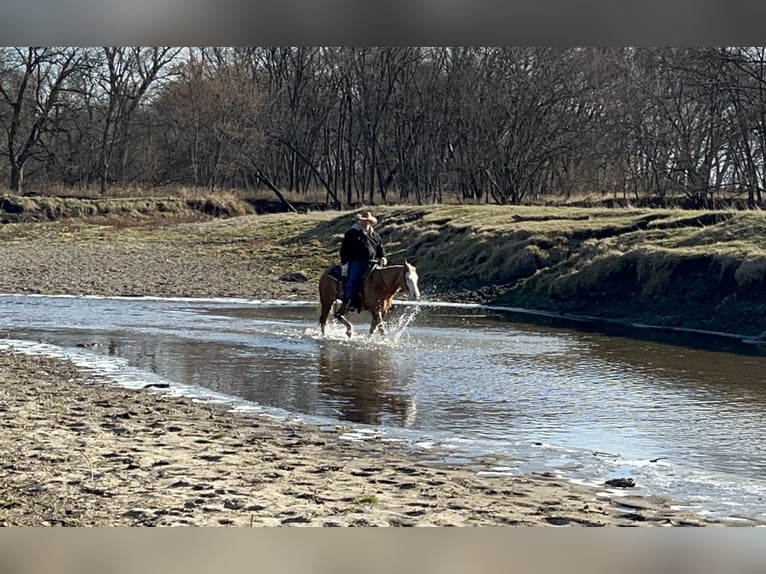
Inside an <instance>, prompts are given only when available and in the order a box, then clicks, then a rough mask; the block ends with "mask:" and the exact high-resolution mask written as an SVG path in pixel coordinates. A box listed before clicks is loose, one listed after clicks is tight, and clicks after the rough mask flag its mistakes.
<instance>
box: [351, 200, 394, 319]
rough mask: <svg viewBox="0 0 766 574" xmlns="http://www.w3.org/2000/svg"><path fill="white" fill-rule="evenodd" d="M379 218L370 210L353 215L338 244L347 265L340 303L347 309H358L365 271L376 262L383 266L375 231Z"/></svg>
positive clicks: (382, 256) (379, 242) (380, 243)
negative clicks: (352, 219)
mask: <svg viewBox="0 0 766 574" xmlns="http://www.w3.org/2000/svg"><path fill="white" fill-rule="evenodd" d="M377 223H378V220H377V219H376V218H375V216H373V215H372V213H370V212H369V211H367V212H365V213H363V214H361V215H357V216H356V222H355V223H354V225H353V226H351V229H349V230H348V231H346V233H345V235H344V236H343V242H342V243H341V246H340V262H341V264H342V265H346V264H348V274H347V275H346V278H345V284H344V285H343V303H344V305H345V306H346V309H347V310H349V311H361V306H362V305H361V300H360V297H359V290H360V289H361V287H362V282H363V281H364V278H365V277H366V276H367V272H368V271H369V270H370V268H371V267H372V264H373V263H375V262H376V261H377V262H378V263H380V264H381V265H383V266H385V265H386V256H385V252H384V251H383V241H382V240H381V239H380V236H379V235H378V234H377V233H375V230H374V229H373V226H374V225H377Z"/></svg>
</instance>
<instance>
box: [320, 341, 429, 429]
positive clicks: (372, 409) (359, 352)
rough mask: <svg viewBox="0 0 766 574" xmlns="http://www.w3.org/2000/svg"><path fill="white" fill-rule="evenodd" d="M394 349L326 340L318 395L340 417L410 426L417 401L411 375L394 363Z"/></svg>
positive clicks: (366, 422) (400, 365) (372, 422)
mask: <svg viewBox="0 0 766 574" xmlns="http://www.w3.org/2000/svg"><path fill="white" fill-rule="evenodd" d="M395 352H396V349H392V348H389V347H386V346H383V345H381V346H372V345H369V346H368V345H363V346H355V345H352V344H348V343H344V344H338V343H337V342H333V341H325V342H323V343H322V344H321V346H320V352H319V395H320V397H321V398H322V399H325V400H327V401H329V402H331V403H332V404H333V405H334V406H335V408H336V410H337V416H338V417H339V418H340V419H343V420H347V421H351V422H355V423H365V424H395V425H397V426H404V427H411V426H412V424H413V423H414V421H415V414H416V405H415V400H414V397H412V396H410V395H408V392H412V389H411V386H412V385H411V383H412V382H413V379H414V375H413V373H412V371H411V370H408V369H407V368H406V367H405V366H404V365H402V364H397V361H396V360H395V357H392V353H395Z"/></svg>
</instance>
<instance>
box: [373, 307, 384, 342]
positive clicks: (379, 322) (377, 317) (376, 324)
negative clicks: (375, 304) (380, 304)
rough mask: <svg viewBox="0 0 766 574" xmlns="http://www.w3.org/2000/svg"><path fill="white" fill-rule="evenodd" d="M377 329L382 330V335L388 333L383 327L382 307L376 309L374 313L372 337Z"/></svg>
mask: <svg viewBox="0 0 766 574" xmlns="http://www.w3.org/2000/svg"><path fill="white" fill-rule="evenodd" d="M375 329H377V330H378V331H379V332H380V336H381V337H383V336H385V334H386V333H385V331H384V329H383V311H382V310H381V309H376V310H375V312H374V313H373V314H372V321H371V322H370V337H372V334H373V333H374V332H375Z"/></svg>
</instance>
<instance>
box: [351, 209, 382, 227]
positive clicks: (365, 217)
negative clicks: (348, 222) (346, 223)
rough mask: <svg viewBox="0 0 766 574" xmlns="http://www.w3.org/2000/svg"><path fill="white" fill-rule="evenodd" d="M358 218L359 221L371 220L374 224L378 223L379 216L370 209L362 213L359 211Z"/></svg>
mask: <svg viewBox="0 0 766 574" xmlns="http://www.w3.org/2000/svg"><path fill="white" fill-rule="evenodd" d="M356 219H357V221H369V222H370V223H371V224H372V225H377V223H378V220H377V218H376V217H375V216H374V215H373V214H372V213H370V212H369V211H365V212H364V213H362V214H358V213H357V215H356Z"/></svg>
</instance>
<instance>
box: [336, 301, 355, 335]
mask: <svg viewBox="0 0 766 574" xmlns="http://www.w3.org/2000/svg"><path fill="white" fill-rule="evenodd" d="M333 316H334V317H335V318H336V319H337V320H338V321H340V322H341V323H343V324H344V325H345V326H346V335H347V336H348V337H349V338H351V335H352V334H353V333H354V327H353V326H352V325H351V322H350V321H349V320H348V319H346V304H345V303H342V304H341V306H340V309H338V310H337V311H335V313H334V314H333Z"/></svg>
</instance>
